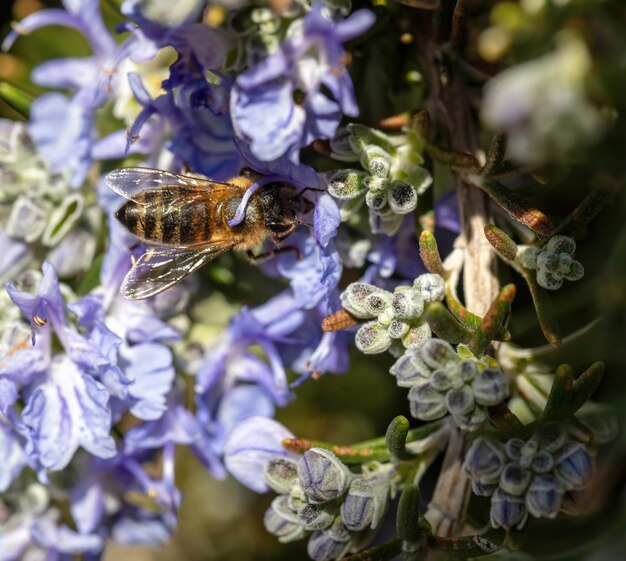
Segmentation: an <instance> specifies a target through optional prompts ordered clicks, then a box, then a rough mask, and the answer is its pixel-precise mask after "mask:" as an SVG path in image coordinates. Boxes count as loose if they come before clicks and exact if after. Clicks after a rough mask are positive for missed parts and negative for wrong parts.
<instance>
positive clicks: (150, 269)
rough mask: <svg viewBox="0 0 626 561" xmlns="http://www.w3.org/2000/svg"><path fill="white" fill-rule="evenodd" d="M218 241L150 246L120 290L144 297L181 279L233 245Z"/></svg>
mask: <svg viewBox="0 0 626 561" xmlns="http://www.w3.org/2000/svg"><path fill="white" fill-rule="evenodd" d="M234 245H235V243H234V242H232V241H226V240H223V241H218V242H211V243H210V244H202V245H196V246H190V247H186V248H180V247H179V248H154V247H151V248H149V249H148V250H147V251H146V252H145V253H144V254H143V255H142V256H141V257H139V259H138V260H137V261H136V262H135V264H134V265H133V267H132V268H131V270H130V271H128V273H127V274H126V277H125V278H124V282H123V283H122V288H121V290H120V291H121V293H122V294H123V295H124V296H125V297H126V298H128V299H129V300H142V299H144V298H149V297H150V296H154V295H155V294H159V292H163V291H164V290H167V289H168V288H170V287H171V286H174V285H175V284H177V283H179V282H180V281H182V280H183V279H184V278H186V277H188V276H189V275H190V274H191V273H193V272H194V271H196V270H198V269H199V268H200V267H202V266H203V265H205V264H206V263H208V262H209V261H212V260H213V259H215V258H216V257H219V256H220V255H222V254H223V253H225V252H227V251H228V250H229V249H232V248H233V247H234Z"/></svg>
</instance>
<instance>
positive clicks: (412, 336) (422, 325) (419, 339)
mask: <svg viewBox="0 0 626 561" xmlns="http://www.w3.org/2000/svg"><path fill="white" fill-rule="evenodd" d="M431 337H432V331H431V330H430V325H428V322H426V321H425V320H420V321H419V322H418V323H417V325H415V324H414V325H411V327H410V328H409V331H408V332H407V334H406V335H405V336H404V337H403V338H402V344H403V345H404V347H405V348H407V349H418V348H420V347H421V346H422V345H423V344H424V343H425V342H426V341H428V340H429V339H430V338H431Z"/></svg>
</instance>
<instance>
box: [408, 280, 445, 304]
mask: <svg viewBox="0 0 626 561" xmlns="http://www.w3.org/2000/svg"><path fill="white" fill-rule="evenodd" d="M413 286H414V287H415V288H417V289H418V290H419V291H420V292H421V294H422V298H423V299H424V302H440V301H441V300H443V297H444V295H445V281H444V280H443V278H442V277H441V276H440V275H437V274H434V273H425V274H423V275H420V276H419V277H417V278H416V279H415V280H414V281H413Z"/></svg>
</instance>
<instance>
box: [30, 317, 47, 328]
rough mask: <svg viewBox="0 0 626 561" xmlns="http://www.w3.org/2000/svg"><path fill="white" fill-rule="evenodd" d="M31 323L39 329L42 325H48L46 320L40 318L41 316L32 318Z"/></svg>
mask: <svg viewBox="0 0 626 561" xmlns="http://www.w3.org/2000/svg"><path fill="white" fill-rule="evenodd" d="M33 323H34V324H35V325H37V326H39V327H41V326H42V325H46V323H48V320H47V319H46V318H42V317H41V316H34V317H33Z"/></svg>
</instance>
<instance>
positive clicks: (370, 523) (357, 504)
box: [341, 476, 389, 532]
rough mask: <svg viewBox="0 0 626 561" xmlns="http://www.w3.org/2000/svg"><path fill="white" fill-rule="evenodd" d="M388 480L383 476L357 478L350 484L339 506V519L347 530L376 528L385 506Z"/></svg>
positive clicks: (355, 530)
mask: <svg viewBox="0 0 626 561" xmlns="http://www.w3.org/2000/svg"><path fill="white" fill-rule="evenodd" d="M388 494H389V480H388V479H387V477H385V476H373V477H369V478H361V477H360V478H357V479H354V480H353V481H352V483H351V484H350V489H349V490H348V494H347V495H346V498H345V499H344V502H343V503H342V505H341V519H342V521H343V523H344V524H345V526H346V528H348V530H351V531H352V532H360V531H361V530H364V529H365V528H367V527H370V528H376V526H378V523H379V522H380V519H381V518H382V516H383V514H384V512H385V507H386V505H387V496H388Z"/></svg>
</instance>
